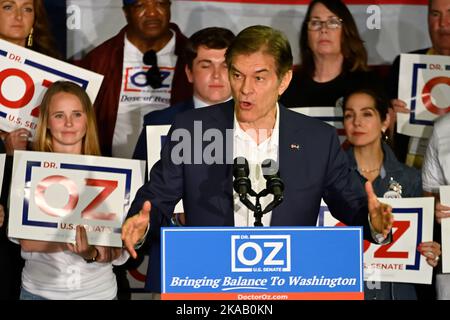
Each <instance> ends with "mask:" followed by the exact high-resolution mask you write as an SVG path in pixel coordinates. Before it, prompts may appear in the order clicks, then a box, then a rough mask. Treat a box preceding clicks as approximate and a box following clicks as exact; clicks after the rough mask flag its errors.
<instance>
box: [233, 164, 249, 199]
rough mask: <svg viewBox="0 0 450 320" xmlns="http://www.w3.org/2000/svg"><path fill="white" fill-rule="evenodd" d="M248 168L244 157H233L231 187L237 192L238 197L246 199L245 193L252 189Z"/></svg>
mask: <svg viewBox="0 0 450 320" xmlns="http://www.w3.org/2000/svg"><path fill="white" fill-rule="evenodd" d="M249 173H250V170H249V168H248V161H247V159H245V158H244V157H237V158H235V159H234V164H233V176H234V181H233V188H234V191H236V192H237V193H238V194H239V198H241V200H242V199H246V198H247V193H248V192H249V191H250V190H251V189H252V186H251V182H250V179H249V178H248V174H249Z"/></svg>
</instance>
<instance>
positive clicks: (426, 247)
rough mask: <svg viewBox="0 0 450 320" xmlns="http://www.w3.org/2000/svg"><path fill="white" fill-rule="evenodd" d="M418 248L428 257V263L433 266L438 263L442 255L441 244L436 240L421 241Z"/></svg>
mask: <svg viewBox="0 0 450 320" xmlns="http://www.w3.org/2000/svg"><path fill="white" fill-rule="evenodd" d="M417 250H418V251H419V252H420V253H421V254H422V255H423V256H424V257H425V258H427V263H428V264H429V265H430V266H432V267H433V268H434V267H436V266H437V265H438V262H439V256H440V255H441V245H440V244H439V243H437V242H435V241H427V242H421V243H420V244H419V247H418V248H417Z"/></svg>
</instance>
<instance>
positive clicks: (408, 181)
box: [343, 89, 441, 300]
mask: <svg viewBox="0 0 450 320" xmlns="http://www.w3.org/2000/svg"><path fill="white" fill-rule="evenodd" d="M388 105H389V103H388V101H387V100H386V99H383V98H382V97H381V96H379V95H377V94H376V93H375V92H374V91H371V90H367V89H358V90H356V91H353V92H352V93H350V94H349V95H348V96H346V97H345V98H344V101H343V111H344V128H345V132H346V135H347V139H348V141H349V142H350V144H351V147H350V148H349V149H348V150H347V155H348V157H349V160H350V165H351V167H352V169H353V170H352V174H356V175H357V176H358V179H359V180H360V181H361V185H364V183H365V182H366V181H367V180H369V181H371V182H372V186H373V189H374V191H375V193H376V194H377V196H378V197H383V196H385V194H386V192H388V191H391V190H390V185H391V184H392V185H394V184H395V186H397V187H398V186H401V188H400V191H399V189H398V188H397V189H396V191H391V192H394V193H396V194H394V195H395V196H398V197H400V196H401V197H403V198H408V197H422V195H423V192H422V179H421V175H420V171H418V170H417V169H415V168H410V167H408V166H406V165H405V164H403V163H400V162H399V161H398V160H397V158H396V157H395V155H394V153H393V151H392V150H391V148H390V147H389V146H388V145H387V144H386V143H385V142H383V141H382V136H384V135H385V133H386V130H387V128H388V127H389V121H390V117H389V114H388ZM391 197H392V196H391ZM418 250H419V251H420V253H421V254H422V255H424V256H425V257H426V258H427V263H428V264H429V265H431V266H432V267H435V266H436V265H437V263H438V260H439V255H440V254H441V250H440V245H439V244H438V243H437V242H434V241H429V242H422V243H421V244H420V245H419V248H418ZM379 284H380V286H379V287H378V288H373V286H370V288H369V286H368V285H367V283H365V288H364V289H365V290H364V291H365V292H364V294H365V298H366V300H372V299H377V300H380V299H381V300H405V299H408V300H409V299H417V292H416V286H415V285H414V284H410V283H392V282H380V283H379ZM428 287H429V286H428Z"/></svg>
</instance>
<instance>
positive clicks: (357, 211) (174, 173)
mask: <svg viewBox="0 0 450 320" xmlns="http://www.w3.org/2000/svg"><path fill="white" fill-rule="evenodd" d="M233 115H234V106H233V101H229V102H226V103H222V104H219V105H216V106H212V107H208V108H204V109H195V110H192V111H188V112H184V113H183V114H182V115H178V116H177V117H176V119H175V122H174V124H173V125H172V127H171V129H170V132H169V138H168V139H167V142H166V144H165V145H164V147H163V149H162V151H161V160H160V161H158V162H157V163H156V164H155V165H154V167H153V169H152V170H151V173H150V182H149V183H146V184H145V185H144V186H142V187H141V188H140V189H139V190H138V192H137V194H136V197H135V199H134V201H133V203H132V205H131V208H130V210H129V215H133V214H136V213H138V212H139V210H140V209H141V206H142V204H143V202H144V201H145V200H150V201H151V202H152V214H151V229H152V230H154V231H157V232H159V228H160V226H161V225H166V222H167V221H168V220H169V219H170V218H171V216H172V213H173V210H174V206H175V205H176V203H177V202H178V201H179V200H180V199H181V198H182V199H183V204H184V210H185V214H186V225H187V226H233V225H234V211H233V186H232V184H233V176H232V167H233V165H232V163H233V141H232V140H233V136H232V130H233V119H234V118H233ZM279 116H280V132H279V136H280V137H279V159H278V160H279V166H280V176H281V179H282V180H283V181H284V184H285V191H284V201H283V203H282V204H281V205H279V206H278V207H277V208H276V209H275V210H274V211H273V213H272V220H271V225H272V226H314V225H316V221H317V215H318V212H319V207H320V200H321V198H323V199H324V200H325V202H326V203H327V204H328V207H329V209H330V211H331V213H332V214H333V215H334V216H335V217H336V218H337V219H339V220H340V221H342V222H344V223H346V224H347V225H361V226H364V227H365V230H364V231H365V234H366V235H370V231H369V230H370V229H368V228H369V226H368V221H367V220H368V219H367V215H368V208H367V197H366V195H365V192H364V190H363V189H362V188H361V186H360V184H359V182H358V181H356V180H355V179H353V178H351V175H350V174H349V172H350V167H349V163H348V159H347V156H346V155H345V153H344V151H343V150H342V149H341V147H340V145H339V141H338V138H337V135H336V130H335V128H333V127H331V126H329V125H328V124H325V123H323V122H322V121H319V120H316V119H313V118H310V117H307V116H304V115H302V114H298V113H296V112H293V111H290V110H288V109H286V108H285V107H283V106H280V115H279ZM194 127H195V128H196V132H195V135H196V136H194ZM200 127H201V130H202V132H203V133H204V132H205V131H206V130H208V129H215V130H216V132H220V133H221V134H222V137H223V138H224V140H225V136H226V135H225V131H226V129H229V130H230V131H229V136H230V138H229V140H230V141H229V143H224V146H223V147H222V148H221V149H220V150H216V151H218V152H217V153H219V154H220V153H221V152H223V154H222V155H221V156H220V157H219V158H218V160H220V161H222V162H223V161H227V163H226V164H205V163H204V161H203V159H197V158H200V152H202V151H203V150H204V149H205V147H206V146H208V145H210V144H211V142H210V141H201V140H200V139H201V137H200V139H198V138H199V134H198V131H199V129H200ZM177 129H183V130H181V131H178V130H177ZM175 130H177V132H176V133H177V134H179V133H181V134H183V133H187V132H189V133H191V137H192V139H187V140H190V141H189V143H186V141H187V140H186V141H185V140H182V139H181V140H182V141H181V143H185V145H187V146H188V147H191V151H192V152H190V155H189V154H188V152H185V156H186V157H185V159H184V164H177V163H174V162H173V161H172V158H171V153H172V150H173V149H174V147H175V146H177V144H179V142H178V141H171V140H172V138H173V137H172V135H173V133H174V132H175ZM210 132H211V131H210ZM230 133H231V134H230ZM170 137H172V138H170ZM293 145H294V146H293ZM297 145H298V147H299V148H298V149H297V148H296V146H297ZM179 147H180V145H178V146H177V148H179ZM210 147H211V146H210ZM196 149H197V151H199V152H194V150H196ZM176 150H177V149H175V150H174V151H175V153H177V152H176ZM189 161H190V162H191V164H189V163H187V162H189ZM199 161H200V162H201V163H198V164H196V163H195V162H199Z"/></svg>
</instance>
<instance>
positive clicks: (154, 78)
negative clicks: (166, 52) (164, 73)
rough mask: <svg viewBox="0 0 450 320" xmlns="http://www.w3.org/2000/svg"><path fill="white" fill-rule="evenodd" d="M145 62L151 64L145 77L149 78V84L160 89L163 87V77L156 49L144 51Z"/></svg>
mask: <svg viewBox="0 0 450 320" xmlns="http://www.w3.org/2000/svg"><path fill="white" fill-rule="evenodd" d="M143 62H144V64H146V65H148V66H150V69H148V70H147V73H146V74H145V77H146V78H147V84H148V85H149V86H150V87H152V88H153V89H159V88H161V87H162V77H161V71H160V70H159V67H158V58H157V56H156V52H155V50H149V51H147V52H146V53H144V58H143Z"/></svg>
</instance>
